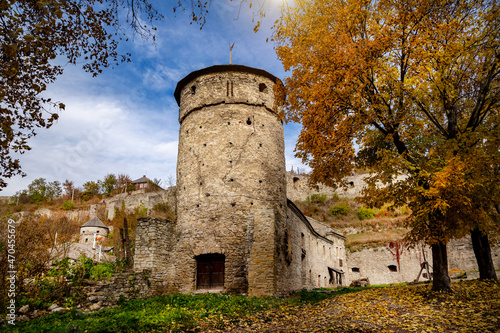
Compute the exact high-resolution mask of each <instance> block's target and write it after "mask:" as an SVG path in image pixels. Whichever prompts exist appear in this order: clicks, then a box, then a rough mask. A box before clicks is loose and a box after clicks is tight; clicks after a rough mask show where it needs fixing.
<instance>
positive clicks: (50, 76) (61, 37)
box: [0, 0, 266, 189]
mask: <svg viewBox="0 0 500 333" xmlns="http://www.w3.org/2000/svg"><path fill="white" fill-rule="evenodd" d="M242 2H243V1H242ZM256 2H257V3H259V2H260V1H256ZM263 2H264V3H265V2H266V0H263ZM249 3H252V2H251V1H250V2H249ZM210 4H211V1H210V0H208V1H204V0H203V1H202V0H179V1H175V2H172V9H173V12H174V13H177V12H187V13H188V16H189V20H190V22H191V23H193V22H195V23H197V24H199V25H200V27H202V26H203V25H204V23H205V21H206V15H207V13H208V9H209V7H210ZM123 18H126V20H123ZM161 19H163V15H162V14H161V13H159V12H158V11H157V10H156V9H155V8H154V7H153V6H152V4H151V2H150V1H149V0H104V1H103V0H78V1H76V0H17V1H14V0H5V1H1V2H0V49H1V56H0V120H1V122H0V124H1V125H0V126H1V132H0V189H1V188H3V187H5V186H7V183H6V179H8V178H11V177H13V176H15V175H24V173H23V172H22V169H21V165H20V162H19V159H17V158H15V155H14V154H22V153H24V152H26V151H27V150H30V146H29V143H28V141H29V139H30V138H31V137H33V136H34V135H36V132H37V129H39V128H49V127H51V126H52V125H53V124H54V123H55V122H56V121H57V119H58V117H59V113H60V112H61V111H63V110H64V108H65V105H64V103H63V102H61V101H55V100H52V99H51V98H50V97H49V96H47V95H46V94H45V91H46V90H47V87H48V86H49V85H50V84H51V83H53V82H54V81H55V80H56V79H57V78H58V77H59V76H60V75H61V74H63V71H64V65H66V63H69V64H77V63H78V64H82V66H83V69H84V70H85V71H87V72H89V73H90V74H92V75H93V76H96V75H98V74H99V73H101V72H102V70H103V69H104V68H107V67H113V66H116V65H118V64H120V63H122V62H124V61H130V54H128V53H120V52H119V50H118V45H119V44H120V43H122V42H125V41H127V40H128V39H129V37H131V35H138V36H140V37H142V38H146V39H148V38H151V39H152V40H154V39H155V35H154V33H155V30H156V27H155V24H156V22H157V21H158V20H161ZM127 32H128V33H127Z"/></svg>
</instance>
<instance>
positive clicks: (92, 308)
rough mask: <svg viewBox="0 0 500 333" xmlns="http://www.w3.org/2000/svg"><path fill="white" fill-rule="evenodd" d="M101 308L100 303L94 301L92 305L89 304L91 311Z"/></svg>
mask: <svg viewBox="0 0 500 333" xmlns="http://www.w3.org/2000/svg"><path fill="white" fill-rule="evenodd" d="M100 308H101V305H100V304H99V303H94V304H92V305H91V306H89V310H90V311H97V310H99V309H100Z"/></svg>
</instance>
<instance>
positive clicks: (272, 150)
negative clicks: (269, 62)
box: [174, 65, 287, 295]
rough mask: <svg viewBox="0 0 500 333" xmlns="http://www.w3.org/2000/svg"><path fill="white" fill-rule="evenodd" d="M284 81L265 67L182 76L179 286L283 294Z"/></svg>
mask: <svg viewBox="0 0 500 333" xmlns="http://www.w3.org/2000/svg"><path fill="white" fill-rule="evenodd" d="M277 81H278V79H277V78H276V77H275V76H273V75H271V74H269V73H268V72H266V71H263V70H260V69H255V68H251V67H246V66H240V65H220V66H212V67H208V68H204V69H201V70H198V71H195V72H192V73H191V74H189V75H187V76H186V77H185V78H183V79H182V80H181V81H180V82H179V83H178V84H177V88H176V90H175V98H176V100H177V103H178V104H179V107H180V110H179V122H180V131H179V151H178V161H177V230H176V245H175V251H174V252H175V254H176V258H175V271H176V273H175V276H176V283H177V284H178V285H179V289H180V291H181V292H186V291H189V290H193V289H219V288H224V289H225V290H226V291H230V292H244V293H245V292H248V293H249V294H251V295H275V294H276V292H277V274H276V273H277V267H278V261H279V256H280V254H279V253H280V249H279V244H280V242H282V241H283V237H285V235H284V230H285V223H286V209H287V200H286V179H285V171H286V170H285V156H284V137H283V124H282V122H281V121H280V120H279V119H278V117H277V114H276V110H275V108H274V91H273V88H274V86H275V84H276V82H277ZM193 272H194V273H193Z"/></svg>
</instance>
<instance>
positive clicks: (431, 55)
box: [274, 0, 500, 290]
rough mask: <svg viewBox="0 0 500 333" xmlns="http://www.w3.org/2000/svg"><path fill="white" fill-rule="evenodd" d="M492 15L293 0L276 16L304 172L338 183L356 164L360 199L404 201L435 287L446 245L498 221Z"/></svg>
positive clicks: (436, 6)
mask: <svg viewBox="0 0 500 333" xmlns="http://www.w3.org/2000/svg"><path fill="white" fill-rule="evenodd" d="M499 14H500V13H499V8H498V4H497V3H496V2H495V1H489V0H480V1H472V0H438V1H435V0H418V1H417V0H409V1H391V0H376V1H367V0H347V1H339V0H314V1H303V0H298V1H296V2H295V6H294V7H293V8H285V9H284V11H283V14H282V18H281V20H280V21H279V22H278V23H277V25H276V30H275V34H274V38H275V40H276V41H277V47H276V50H277V54H278V57H279V58H280V59H281V61H282V62H283V65H284V67H285V70H287V71H289V70H291V71H292V75H291V76H290V77H288V78H286V80H285V87H284V88H285V89H284V92H286V100H285V113H286V114H285V116H286V119H287V120H289V121H297V122H300V123H301V124H302V126H303V129H302V131H301V134H300V136H299V139H298V142H297V146H296V154H297V156H298V157H300V158H302V160H303V162H304V163H307V164H308V165H309V166H311V168H312V174H311V180H312V181H313V182H322V183H325V184H327V185H334V184H337V183H341V182H342V181H343V177H345V176H346V175H349V174H351V173H352V172H353V170H354V167H355V162H357V163H361V164H363V165H364V166H366V167H368V168H369V170H370V171H371V172H372V173H371V176H370V177H369V178H368V179H367V183H368V186H367V188H365V190H364V197H363V200H364V201H365V202H366V203H368V204H370V205H372V206H378V205H382V204H383V203H385V202H393V203H394V204H395V206H397V205H403V204H406V203H408V202H409V203H410V207H411V209H412V214H411V215H410V217H409V218H408V219H407V221H406V223H407V225H408V226H409V227H411V231H410V233H409V235H408V240H409V241H410V242H414V243H415V242H417V241H420V240H424V241H425V242H426V243H427V244H429V245H430V246H431V248H432V254H433V270H434V282H433V289H435V290H449V289H450V280H449V276H448V264H447V250H446V244H447V242H448V241H449V240H450V239H452V238H458V237H463V236H465V234H466V233H469V232H471V231H472V232H476V233H478V234H479V237H476V240H475V242H476V243H477V240H478V238H479V242H480V243H481V238H482V239H483V240H485V239H486V240H487V235H488V232H490V231H491V230H493V229H494V227H495V225H498V212H495V211H494V210H493V207H495V205H498V203H499V196H498V193H499V192H498V188H496V187H497V186H498V185H496V182H497V181H495V179H498V169H499V152H498V147H499V145H498V143H499V130H498V119H499V112H498V107H499V98H500V86H499V79H498V78H499V70H500V69H499V65H500V53H499V51H500V50H499V47H500V43H499V41H500V38H499V37H500V19H499V18H500V15H499ZM283 95H284V94H283ZM495 175H496V177H497V178H491V177H495ZM397 176H402V177H399V178H396V177H397ZM495 189H496V191H495V192H491V191H493V190H495ZM473 241H474V237H473ZM476 243H474V244H476ZM486 243H487V242H483V243H482V244H483V245H484V246H483V245H481V244H480V245H481V246H482V248H483V249H484V250H485V251H486V252H488V251H489V249H486V248H487V247H488V246H489V245H488V244H486ZM476 245H477V244H476ZM477 254H478V252H476V255H477ZM478 263H479V260H478ZM483 264H484V263H483ZM490 264H491V265H490ZM480 265H481V264H480ZM486 265H490V266H491V267H492V262H491V261H490V263H489V264H488V263H487V264H486ZM490 271H491V270H490ZM493 272H494V269H493ZM490 277H494V276H490Z"/></svg>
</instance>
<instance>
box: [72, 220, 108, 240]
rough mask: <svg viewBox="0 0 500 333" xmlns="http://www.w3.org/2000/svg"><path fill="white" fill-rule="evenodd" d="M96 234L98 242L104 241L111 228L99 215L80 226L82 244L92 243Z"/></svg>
mask: <svg viewBox="0 0 500 333" xmlns="http://www.w3.org/2000/svg"><path fill="white" fill-rule="evenodd" d="M94 234H95V237H96V241H97V242H102V241H104V239H105V237H108V234H109V228H108V227H107V226H106V225H105V224H104V222H102V221H101V220H100V219H99V218H98V217H97V216H95V217H93V218H91V219H90V220H89V221H87V222H86V223H85V224H84V225H82V226H81V227H80V242H79V243H80V244H92V243H93V242H94Z"/></svg>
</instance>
